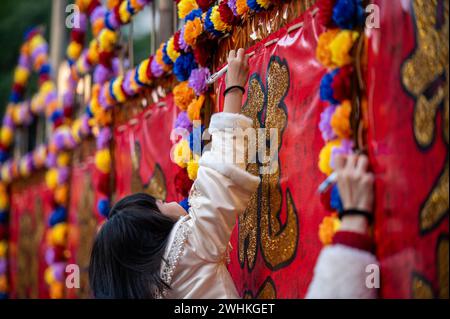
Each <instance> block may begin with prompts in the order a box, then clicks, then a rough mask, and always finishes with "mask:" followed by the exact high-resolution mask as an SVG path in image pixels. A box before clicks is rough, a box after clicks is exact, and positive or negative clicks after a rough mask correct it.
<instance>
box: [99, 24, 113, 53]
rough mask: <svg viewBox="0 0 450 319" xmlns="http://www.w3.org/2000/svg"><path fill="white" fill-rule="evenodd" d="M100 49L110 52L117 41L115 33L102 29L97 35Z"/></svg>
mask: <svg viewBox="0 0 450 319" xmlns="http://www.w3.org/2000/svg"><path fill="white" fill-rule="evenodd" d="M98 41H99V48H100V51H106V52H111V51H112V50H113V49H114V46H115V45H116V42H117V33H116V32H114V31H111V30H109V29H103V30H102V32H100V35H99V36H98Z"/></svg>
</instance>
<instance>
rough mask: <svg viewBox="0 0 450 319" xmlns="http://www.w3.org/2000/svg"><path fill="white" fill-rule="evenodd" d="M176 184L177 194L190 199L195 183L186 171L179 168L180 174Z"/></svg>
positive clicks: (177, 176)
mask: <svg viewBox="0 0 450 319" xmlns="http://www.w3.org/2000/svg"><path fill="white" fill-rule="evenodd" d="M174 182H175V190H176V191H177V193H178V194H180V195H181V196H182V197H188V196H189V191H190V190H191V187H192V184H193V181H192V180H191V179H190V178H189V175H188V173H187V171H186V170H185V169H183V168H179V170H178V173H177V174H176V175H175V180H174Z"/></svg>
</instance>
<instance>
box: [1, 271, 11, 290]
mask: <svg viewBox="0 0 450 319" xmlns="http://www.w3.org/2000/svg"><path fill="white" fill-rule="evenodd" d="M8 290H9V287H8V277H7V276H6V275H0V292H1V293H6V292H8Z"/></svg>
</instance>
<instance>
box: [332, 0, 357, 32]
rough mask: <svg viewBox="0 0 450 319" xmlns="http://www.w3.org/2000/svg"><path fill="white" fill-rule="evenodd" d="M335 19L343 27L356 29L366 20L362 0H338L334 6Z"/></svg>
mask: <svg viewBox="0 0 450 319" xmlns="http://www.w3.org/2000/svg"><path fill="white" fill-rule="evenodd" d="M333 21H334V23H335V24H336V25H337V26H338V27H339V28H341V29H354V28H355V27H356V26H358V25H361V24H362V23H363V21H364V8H363V6H362V2H361V0H337V1H336V4H335V6H334V8H333Z"/></svg>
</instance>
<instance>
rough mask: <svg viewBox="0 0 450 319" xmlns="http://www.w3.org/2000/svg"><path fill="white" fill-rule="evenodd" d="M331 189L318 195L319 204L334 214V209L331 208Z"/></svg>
mask: <svg viewBox="0 0 450 319" xmlns="http://www.w3.org/2000/svg"><path fill="white" fill-rule="evenodd" d="M331 189H332V187H330V188H328V190H327V191H326V192H325V193H321V194H320V202H321V203H322V205H323V207H324V208H325V209H326V210H327V211H330V212H334V209H333V208H332V207H331Z"/></svg>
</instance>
